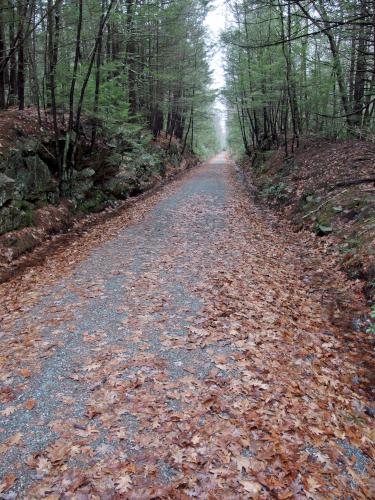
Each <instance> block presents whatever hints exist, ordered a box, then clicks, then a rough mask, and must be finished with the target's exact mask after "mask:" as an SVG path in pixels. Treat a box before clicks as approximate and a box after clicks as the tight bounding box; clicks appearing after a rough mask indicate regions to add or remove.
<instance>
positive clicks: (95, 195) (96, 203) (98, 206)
mask: <svg viewBox="0 0 375 500" xmlns="http://www.w3.org/2000/svg"><path fill="white" fill-rule="evenodd" d="M108 201H109V200H108V196H106V195H105V194H104V193H103V191H101V190H100V189H96V190H95V191H92V192H91V193H90V196H89V197H88V198H85V199H84V200H82V201H81V202H80V203H79V205H78V209H79V210H81V211H82V212H85V213H90V212H100V211H101V210H103V208H104V206H105V204H106V203H108Z"/></svg>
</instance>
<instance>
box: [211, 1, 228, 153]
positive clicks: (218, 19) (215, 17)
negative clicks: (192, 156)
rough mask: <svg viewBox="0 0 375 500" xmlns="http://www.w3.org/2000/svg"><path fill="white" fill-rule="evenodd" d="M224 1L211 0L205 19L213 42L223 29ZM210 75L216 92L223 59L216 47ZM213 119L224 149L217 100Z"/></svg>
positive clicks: (223, 115) (221, 81) (223, 126)
mask: <svg viewBox="0 0 375 500" xmlns="http://www.w3.org/2000/svg"><path fill="white" fill-rule="evenodd" d="M224 4H225V0H213V2H212V8H211V11H210V12H209V13H208V15H207V18H206V26H207V30H208V32H209V36H210V38H211V39H212V40H213V41H214V42H218V41H219V37H220V32H221V31H222V30H223V29H224V28H225V19H226V8H225V5H224ZM210 67H211V70H212V72H213V74H212V87H213V88H214V89H216V90H219V89H221V88H223V86H224V58H223V54H222V53H221V51H220V48H219V47H217V48H216V49H215V52H214V54H213V57H212V59H211V62H210ZM215 117H217V127H218V132H219V136H220V140H221V146H222V147H223V148H224V147H225V143H226V109H225V105H224V103H223V102H221V101H220V100H219V99H216V101H215Z"/></svg>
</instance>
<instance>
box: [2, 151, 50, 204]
mask: <svg viewBox="0 0 375 500" xmlns="http://www.w3.org/2000/svg"><path fill="white" fill-rule="evenodd" d="M6 174H7V175H9V176H10V177H12V178H13V179H14V180H15V182H16V186H17V189H18V191H19V192H20V193H21V195H22V197H23V198H24V199H30V200H36V199H39V198H41V197H43V196H41V195H43V194H45V193H49V192H55V191H56V190H57V183H56V182H55V181H54V180H53V178H52V176H51V173H50V171H49V168H48V166H47V165H46V164H45V163H44V161H43V160H42V159H41V158H39V156H37V155H35V156H27V157H26V158H20V157H19V156H15V157H13V158H12V157H11V158H10V159H9V160H8V162H7V169H6Z"/></svg>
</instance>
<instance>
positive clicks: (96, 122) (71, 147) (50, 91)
mask: <svg viewBox="0 0 375 500" xmlns="http://www.w3.org/2000/svg"><path fill="white" fill-rule="evenodd" d="M206 4H207V2H205V1H202V0H188V1H165V0H160V1H157V0H156V1H155V0H152V1H147V0H146V1H140V2H139V1H136V0H126V1H125V0H124V1H121V0H109V1H106V0H103V1H97V0H93V1H91V0H84V1H83V0H77V1H64V0H50V1H43V0H41V1H38V0H2V2H1V9H0V16H1V17H0V109H3V110H5V109H8V108H12V107H14V106H17V107H18V109H19V110H21V111H22V110H24V109H30V108H33V109H34V110H35V113H36V115H37V120H38V123H39V125H40V126H42V125H43V124H44V122H45V121H47V122H48V124H50V125H51V127H52V129H53V134H54V140H55V149H56V151H55V157H56V162H57V169H58V175H59V182H60V191H61V192H62V194H68V193H69V190H70V189H71V185H70V184H71V176H72V171H73V168H74V166H75V162H76V161H77V146H78V144H79V143H80V141H82V139H84V140H85V141H87V142H89V150H90V151H93V150H94V149H95V146H96V144H97V141H98V140H100V137H102V138H103V137H108V136H113V135H117V136H119V135H121V133H123V134H124V136H128V137H129V136H131V135H132V134H133V135H134V134H136V132H137V129H138V130H139V129H140V128H141V127H143V128H146V129H149V130H151V131H152V133H153V135H154V137H155V138H156V137H157V136H158V135H159V134H160V132H161V131H162V130H165V132H166V134H167V135H168V136H169V138H170V140H171V139H172V137H175V138H177V140H179V141H181V143H182V150H183V151H184V150H185V149H186V148H187V147H189V148H190V150H193V149H194V148H195V149H197V151H198V152H199V151H200V152H202V153H205V148H207V149H209V148H210V147H212V145H210V141H211V143H212V141H213V134H211V137H210V138H209V139H208V140H207V135H206V143H205V141H204V140H203V142H202V141H201V142H199V137H201V136H202V134H200V133H199V132H200V130H201V129H202V127H203V126H205V127H206V129H207V128H208V129H211V128H212V126H211V124H210V120H209V117H210V116H209V109H208V108H209V104H210V102H212V99H213V96H212V95H211V92H210V91H209V89H208V83H209V70H208V63H207V57H208V51H209V48H208V46H207V44H206V41H205V38H204V30H203V21H204V18H205V15H206V13H207V5H206ZM124 129H126V131H125V130H124Z"/></svg>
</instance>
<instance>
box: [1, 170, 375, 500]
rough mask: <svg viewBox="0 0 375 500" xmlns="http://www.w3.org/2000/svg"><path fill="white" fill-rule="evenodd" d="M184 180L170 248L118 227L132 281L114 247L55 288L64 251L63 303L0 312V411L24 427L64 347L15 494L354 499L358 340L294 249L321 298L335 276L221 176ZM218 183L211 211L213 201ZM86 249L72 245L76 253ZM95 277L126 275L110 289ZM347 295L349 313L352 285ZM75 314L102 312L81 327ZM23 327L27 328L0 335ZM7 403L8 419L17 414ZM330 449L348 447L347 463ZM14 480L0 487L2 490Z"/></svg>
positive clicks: (361, 343)
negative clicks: (21, 419)
mask: <svg viewBox="0 0 375 500" xmlns="http://www.w3.org/2000/svg"><path fill="white" fill-rule="evenodd" d="M195 176H197V177H195ZM185 182H194V186H195V191H194V192H193V193H192V194H191V193H190V194H189V195H186V194H184V197H183V198H182V199H180V198H179V203H178V204H177V205H176V204H175V205H173V209H170V211H168V210H169V209H168V207H167V209H166V211H165V212H162V215H159V219H158V220H159V223H160V224H165V226H166V227H167V228H168V232H167V235H168V237H167V236H165V235H164V237H163V238H161V237H160V240H158V239H157V237H156V236H155V235H154V236H152V237H150V236H149V235H148V233H147V231H151V229H150V227H149V226H150V225H151V226H152V224H151V223H150V222H149V220H148V219H147V217H146V222H148V225H146V226H141V229H140V231H141V233H140V234H138V233H137V232H135V231H133V235H132V238H133V240H132V241H133V244H134V246H135V248H136V253H142V252H143V251H144V252H145V256H146V257H145V259H144V261H143V262H142V265H141V266H140V268H139V269H137V271H136V272H135V271H134V272H133V271H132V272H130V271H129V272H127V271H125V270H126V269H127V268H126V266H127V265H130V264H127V259H128V252H129V250H128V249H126V250H123V246H121V251H119V249H117V250H116V252H117V253H115V254H111V253H110V252H109V250H106V252H107V253H106V254H105V255H103V256H102V257H100V255H99V257H98V256H97V257H96V258H98V259H99V258H102V259H103V261H101V260H99V261H95V260H94V261H93V262H94V263H95V265H94V266H92V267H91V268H90V276H89V278H87V275H86V278H85V277H80V276H79V275H74V274H73V275H70V276H69V272H70V271H69V269H70V268H69V266H70V264H69V262H70V260H72V262H73V261H74V259H75V258H76V257H74V255H75V253H74V251H73V252H72V257H71V259H70V258H69V259H66V262H62V261H61V262H60V266H61V269H60V272H62V273H63V270H64V266H65V265H67V267H68V268H69V269H65V271H64V276H65V277H64V280H65V282H68V283H69V287H70V289H71V290H74V294H75V295H74V298H75V301H74V302H72V303H64V301H61V303H60V302H59V301H60V297H61V298H62V297H64V295H63V293H62V292H61V295H60V296H59V295H58V293H60V292H56V296H55V297H54V302H55V303H53V304H52V305H50V306H49V309H48V308H47V311H43V309H42V310H41V312H40V313H38V314H39V316H38V314H36V313H33V312H32V311H33V310H32V308H31V305H32V304H37V303H38V300H39V299H38V293H37V292H35V288H33V287H36V289H38V288H37V285H38V284H39V283H40V281H38V280H36V282H35V284H33V285H32V284H29V287H30V288H29V289H28V290H27V291H26V292H25V295H24V296H19V294H18V296H17V300H16V299H15V298H14V300H15V302H14V304H13V305H14V308H13V305H12V303H11V301H8V302H7V307H8V313H7V317H6V319H5V327H6V332H7V335H6V338H5V344H4V346H6V348H8V347H9V349H10V352H9V356H8V355H7V356H6V362H5V365H4V371H1V380H2V381H5V382H6V383H5V382H4V384H5V385H4V386H3V387H2V392H1V395H2V400H1V401H2V403H3V405H4V407H2V408H1V411H2V416H3V417H5V418H13V417H15V416H16V415H18V414H19V413H20V412H22V411H25V410H26V411H27V412H29V413H30V415H31V416H32V415H34V414H35V420H33V422H35V425H36V422H37V421H39V420H40V419H41V417H42V415H41V414H39V413H38V412H39V411H40V412H42V409H41V408H40V406H41V405H40V403H41V401H39V400H38V399H37V398H36V397H33V395H32V394H29V392H30V391H29V387H30V384H32V382H33V380H34V378H35V377H36V376H38V374H39V373H40V371H41V370H42V369H43V364H44V363H45V362H46V361H45V360H46V359H48V357H50V353H51V352H57V353H59V350H60V349H63V348H65V346H66V344H67V343H68V342H69V341H75V342H76V344H74V345H73V354H72V355H71V356H72V357H71V358H69V356H66V357H65V358H64V363H65V365H64V366H65V367H66V370H65V371H64V372H62V373H63V376H61V378H59V379H58V382H59V384H61V387H59V388H58V389H57V391H56V392H55V393H53V395H52V396H53V400H54V405H56V409H55V410H54V411H53V412H52V414H51V415H49V416H48V419H47V420H46V421H45V422H46V429H48V430H49V431H51V433H52V434H51V435H50V440H49V442H48V443H47V444H45V445H43V446H42V447H41V449H39V450H38V452H37V453H35V450H34V451H31V450H29V454H28V456H27V457H26V458H24V459H23V463H22V466H24V467H27V468H28V469H31V470H33V471H35V473H36V474H37V478H38V481H37V482H34V483H33V484H30V485H29V489H28V490H27V497H28V498H44V497H48V496H50V498H58V496H59V495H60V494H61V493H62V492H63V494H64V495H65V496H67V498H68V497H74V495H76V496H77V498H106V497H110V496H111V495H112V496H113V495H118V496H120V497H123V498H130V499H131V498H154V497H160V498H190V497H193V498H206V497H210V498H217V497H222V498H270V497H276V498H280V499H287V498H335V497H340V495H341V496H342V495H344V494H347V493H348V492H350V495H351V496H352V497H353V498H370V497H371V495H372V490H371V479H370V476H371V474H372V472H371V466H370V464H371V460H373V458H374V436H373V432H372V429H373V419H372V418H371V417H370V416H369V414H368V413H366V408H368V407H369V406H371V403H370V401H369V397H368V388H367V385H368V383H369V374H368V368H367V366H368V365H367V362H368V361H369V351H368V347H369V343H368V337H367V336H366V335H365V334H364V333H361V332H358V333H356V334H355V335H354V334H352V333H351V332H350V331H348V330H345V332H343V329H342V328H340V327H338V326H337V325H334V324H332V323H331V322H330V320H329V314H327V307H328V305H327V304H325V303H324V301H322V297H321V295H320V292H319V289H315V288H314V287H313V286H311V285H308V284H307V283H306V280H304V277H305V276H306V273H308V272H309V271H308V270H307V268H306V267H304V266H303V263H302V262H301V260H300V259H299V255H300V249H301V246H303V248H304V249H305V247H306V245H309V248H310V249H311V253H312V255H313V256H314V259H317V260H319V259H320V260H319V262H320V267H321V269H322V271H325V272H326V274H327V279H330V280H332V282H333V283H334V285H335V287H337V289H340V287H341V286H342V287H343V288H344V289H345V288H346V286H347V285H346V282H344V281H342V280H343V276H342V275H340V274H336V273H335V271H334V267H333V260H332V259H330V258H323V257H321V256H320V254H319V252H320V250H319V249H317V248H316V247H315V246H314V243H313V242H309V241H308V240H306V241H302V242H298V241H296V238H295V236H294V235H293V234H292V233H291V232H290V230H289V229H288V228H285V227H283V228H282V230H279V229H278V228H277V222H276V221H275V220H271V221H269V220H268V217H271V216H270V215H268V214H264V213H261V212H260V210H259V209H257V208H256V207H255V206H254V205H253V204H252V202H251V201H249V200H248V199H247V198H246V195H245V194H244V193H243V192H241V189H240V188H239V187H238V186H237V184H236V182H237V181H236V180H235V179H232V178H231V174H230V169H228V168H227V167H226V168H225V169H223V170H220V172H219V173H218V171H217V170H216V169H215V167H212V166H208V167H204V168H203V169H201V170H200V171H199V173H193V174H192V175H191V179H189V178H188V179H187V180H186V181H185ZM217 183H219V184H220V183H222V184H221V188H220V189H222V190H223V192H224V193H225V202H224V201H220V200H221V199H220V197H219V198H218V197H217V193H216V192H215V191H214V192H212V189H213V188H212V187H211V186H212V185H215V186H217ZM183 185H184V183H181V186H182V188H181V189H183ZM215 189H218V188H217V187H215ZM202 190H203V191H202ZM204 190H206V191H204ZM182 192H183V191H182ZM183 193H184V192H183ZM168 194H170V195H171V196H175V195H176V196H177V194H178V191H177V194H175V191H174V190H173V189H172V188H169V189H167V190H166V193H165V195H168ZM117 224H119V221H117V223H116V224H114V226H116V225H117ZM119 225H120V224H119ZM116 227H117V226H116ZM134 227H135V228H137V226H134ZM159 232H160V231H159V230H158V234H159ZM134 233H135V234H134ZM152 234H154V233H152ZM121 238H123V239H124V238H125V236H124V235H122V236H121ZM155 238H156V239H155ZM171 238H173V245H171V244H170V241H171ZM85 241H86V240H85ZM100 241H103V240H102V238H101V237H99V236H98V235H96V236H93V237H90V235H88V241H87V242H86V243H85V244H84V245H83V252H84V253H86V255H87V253H88V252H89V249H90V248H95V247H96V246H97V245H98V242H100ZM115 241H116V238H115ZM85 245H87V248H86V247H85ZM124 245H125V243H124ZM137 245H138V247H139V248H138V247H137ZM125 248H127V247H126V246H125ZM108 252H109V253H108ZM150 255H151V256H152V257H150ZM111 258H112V259H113V260H110V261H109V264H108V263H107V266H108V268H106V269H107V271H103V270H102V268H101V265H104V264H103V262H105V261H108V259H111ZM133 261H134V262H135V261H136V259H135V257H133V255H130V256H129V262H133ZM121 266H123V268H124V271H121V273H120V272H119V271H118V268H119V267H121ZM311 272H313V271H311ZM56 273H57V271H56ZM31 277H32V279H33V280H34V279H36V277H35V275H34V274H33V273H31ZM313 278H314V276H313V275H312V276H311V280H313ZM38 279H39V278H38ZM40 279H42V278H40ZM86 280H87V281H86ZM111 280H126V281H120V282H119V283H121V286H120V287H119V288H114V290H113V291H111V288H110V286H114V285H113V283H114V282H112V281H111ZM311 280H310V282H311ZM110 284H111V285H110ZM107 285H108V286H107ZM5 288H6V287H5ZM20 289H21V288H20V284H19V288H18V290H20ZM343 293H344V292H343ZM352 301H353V303H354V302H356V301H357V303H358V304H359V303H360V301H361V296H360V294H359V292H358V293H357V291H356V290H355V291H354V292H353V296H352ZM91 304H94V306H93V307H94V309H96V310H99V311H102V312H103V315H105V314H107V312H108V311H112V310H113V312H114V315H113V316H110V317H109V318H110V321H107V317H106V316H105V318H104V319H103V322H102V323H101V324H98V325H95V328H87V327H84V328H81V329H80V326H79V325H80V322H81V321H82V318H85V317H86V316H87V315H90V314H94V312H93V310H92V309H90V307H91ZM102 304H103V305H102ZM33 314H34V317H33ZM25 318H26V320H27V321H26V322H27V323H28V328H27V330H26V329H25V332H26V331H27V333H25V334H24V335H21V336H19V337H18V338H15V337H14V336H12V328H13V327H14V325H15V324H16V323H15V322H16V321H18V320H19V319H24V320H25ZM114 318H116V319H114ZM111 322H113V323H114V325H115V326H113V325H112V324H111ZM56 325H58V327H56ZM46 332H47V333H46ZM65 334H66V335H67V337H66V339H67V340H66V339H65V340H62V338H63V336H64V335H65ZM6 352H7V351H6ZM41 358H42V361H41ZM21 366H22V367H24V366H27V368H20V367H21ZM26 370H27V371H26ZM9 373H10V375H9ZM13 374H14V375H13ZM18 375H21V377H22V378H21V377H19V376H18ZM356 377H357V378H356ZM358 377H359V379H358ZM20 380H22V381H20ZM62 380H65V381H66V384H67V385H66V386H65V385H64V384H63V383H62ZM357 380H359V382H357ZM64 383H65V382H64ZM50 390H52V389H50ZM23 393H25V394H26V395H27V399H25V401H26V402H25V403H24V407H22V405H19V404H18V403H17V402H15V401H17V398H18V397H19V395H21V394H23ZM38 397H40V396H38ZM16 410H17V411H16ZM37 418H38V419H39V420H36V419H37ZM42 421H43V420H42ZM3 427H6V422H5V425H4V424H3ZM56 434H57V437H56ZM16 436H17V438H16V437H13V438H10V439H8V441H4V443H5V444H2V445H0V446H1V447H2V448H0V450H2V452H3V455H4V456H5V457H6V456H7V455H6V454H7V453H8V452H9V450H10V449H11V448H12V447H21V443H22V446H25V447H26V450H28V448H27V446H28V443H27V439H26V437H25V436H22V435H20V434H18V435H16ZM21 438H22V439H21ZM343 441H344V442H345V443H346V442H347V443H350V444H351V446H353V447H354V448H353V450H354V454H353V456H352V457H350V458H349V457H347V456H346V455H345V453H344V450H343V448H342V442H343ZM353 457H354V458H353ZM358 461H361V464H364V466H363V468H362V469H361V470H360V471H359V469H358V465H357V462H358ZM356 467H357V469H358V471H357V469H356ZM16 474H18V471H17V472H16ZM16 479H17V477H15V478H14V479H13V478H12V477H11V478H10V479H8V480H6V479H3V483H2V484H5V486H2V487H3V488H4V489H3V491H8V490H9V489H11V488H12V486H13V484H15V485H16V484H17V482H16ZM12 481H13V482H12ZM5 488H6V489H5ZM51 495H52V496H51Z"/></svg>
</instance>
